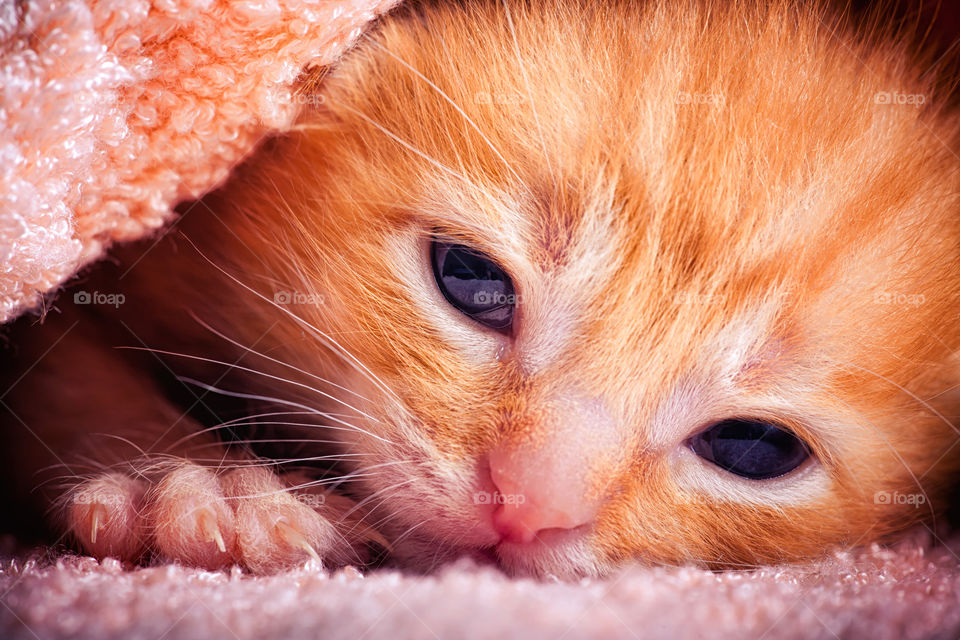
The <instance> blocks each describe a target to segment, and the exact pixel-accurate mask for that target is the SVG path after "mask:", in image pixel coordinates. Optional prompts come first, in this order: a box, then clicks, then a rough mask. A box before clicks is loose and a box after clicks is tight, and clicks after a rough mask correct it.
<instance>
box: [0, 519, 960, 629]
mask: <svg viewBox="0 0 960 640" xmlns="http://www.w3.org/2000/svg"><path fill="white" fill-rule="evenodd" d="M958 554H960V537H954V538H952V539H951V541H950V542H948V543H946V544H933V543H932V542H931V539H930V536H929V535H928V534H926V532H921V533H918V534H917V535H915V536H914V537H913V538H911V539H910V540H907V541H905V542H903V543H901V544H900V545H898V546H897V547H896V548H892V549H881V548H878V547H873V548H871V549H864V550H861V551H858V552H856V553H843V554H838V555H836V556H833V557H831V558H828V559H826V560H823V561H821V562H818V563H816V564H810V565H802V566H796V567H780V568H776V567H774V568H766V569H761V570H758V571H751V572H726V573H710V572H708V571H703V570H699V569H691V568H642V567H633V568H629V569H627V570H625V571H623V572H622V573H620V574H618V575H615V576H613V577H610V578H608V579H606V580H591V581H584V582H581V583H577V584H570V583H560V582H549V581H547V582H534V581H531V580H525V579H519V580H517V579H510V578H507V577H506V576H504V575H502V574H500V573H499V572H497V571H495V570H493V569H490V568H481V567H477V566H475V565H473V564H470V563H468V562H463V563H460V564H454V565H450V566H448V567H447V568H445V569H442V570H440V571H439V572H438V573H436V574H435V575H431V576H427V577H422V576H413V575H408V574H404V573H400V572H396V571H391V570H380V571H375V572H372V573H370V574H367V575H365V576H362V575H361V574H359V573H358V572H356V571H355V570H353V569H346V570H341V571H339V572H337V573H335V574H333V575H328V574H327V573H326V572H324V571H323V570H322V569H321V568H320V567H318V566H316V565H307V566H305V567H304V568H303V569H300V570H296V571H290V572H288V573H284V574H280V575H276V576H270V577H260V578H254V577H250V576H246V575H243V574H241V573H240V572H239V570H235V571H234V572H218V573H210V572H206V571H198V570H194V569H185V568H182V567H177V566H162V567H152V568H144V569H135V570H128V569H124V568H122V567H121V566H120V565H119V564H118V563H116V562H115V561H106V562H104V563H102V564H98V563H97V562H96V561H95V560H93V559H92V558H80V557H65V558H60V559H50V558H46V559H44V558H42V557H41V556H34V559H33V560H23V559H18V560H12V559H10V558H9V556H8V557H7V558H6V559H3V560H0V594H2V595H0V604H2V606H0V637H2V638H10V639H20V638H30V639H37V638H39V639H44V640H46V639H47V638H116V639H118V640H121V639H122V640H130V639H137V638H143V639H149V640H159V639H161V638H236V639H238V640H239V639H246V638H251V639H254V638H284V639H288V638H289V639H291V640H296V639H299V638H325V639H336V638H350V639H354V638H497V639H499V638H671V639H673V638H731V639H732V638H738V639H739V638H765V639H774V638H864V639H867V640H888V639H889V640H896V639H900V638H904V639H912V638H944V639H947V638H950V639H953V638H958V637H960V559H958Z"/></svg>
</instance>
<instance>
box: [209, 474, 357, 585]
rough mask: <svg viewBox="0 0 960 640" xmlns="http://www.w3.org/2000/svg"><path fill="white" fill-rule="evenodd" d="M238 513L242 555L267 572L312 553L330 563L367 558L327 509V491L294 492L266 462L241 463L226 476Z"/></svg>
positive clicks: (257, 569) (250, 564) (227, 489)
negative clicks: (323, 492) (258, 464)
mask: <svg viewBox="0 0 960 640" xmlns="http://www.w3.org/2000/svg"><path fill="white" fill-rule="evenodd" d="M221 484H222V486H223V489H224V493H225V494H226V495H228V496H229V497H230V499H231V501H232V502H233V506H234V513H235V515H236V533H237V549H238V554H239V560H240V561H241V562H242V563H243V564H244V565H245V566H246V567H247V568H248V569H250V570H251V571H253V572H255V573H268V572H271V571H276V570H278V569H283V568H286V567H291V566H295V565H298V564H302V563H303V562H304V561H305V560H307V559H309V558H313V559H314V560H317V561H319V562H322V563H323V564H324V565H325V566H340V565H344V564H347V563H350V562H364V561H366V557H365V554H364V553H363V552H361V551H360V550H359V549H358V547H357V546H354V545H353V544H351V543H350V542H348V541H347V539H346V538H345V537H344V536H343V535H342V534H341V533H340V531H338V529H337V526H336V525H335V524H334V522H333V521H332V520H331V519H329V518H328V517H327V515H329V514H327V515H325V514H324V511H325V509H324V508H323V507H324V503H325V501H324V500H322V499H320V498H322V497H323V494H314V493H303V492H291V491H289V490H288V488H287V486H286V485H285V484H284V482H283V481H282V480H281V479H280V477H278V476H277V475H276V474H275V473H273V472H272V471H270V470H268V469H266V468H264V467H240V468H237V469H234V470H232V471H230V472H229V473H227V474H226V475H225V476H224V477H223V478H222V480H221Z"/></svg>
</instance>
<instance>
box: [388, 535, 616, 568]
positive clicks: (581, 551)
mask: <svg viewBox="0 0 960 640" xmlns="http://www.w3.org/2000/svg"><path fill="white" fill-rule="evenodd" d="M584 529H585V528H578V529H572V530H566V529H549V530H546V531H542V532H540V533H539V534H538V536H537V538H536V539H535V540H533V541H532V542H509V541H502V542H499V543H497V544H495V545H493V546H487V547H464V546H458V545H452V544H449V543H446V542H445V541H438V540H437V539H435V538H429V537H425V536H424V537H421V538H418V539H412V537H411V538H408V539H407V540H405V541H403V542H402V543H401V544H400V545H398V546H397V548H395V549H394V555H393V558H392V560H393V563H394V564H396V565H397V566H398V567H400V568H402V569H405V570H408V571H415V572H417V573H428V572H431V571H434V570H436V569H438V568H440V567H442V566H443V565H446V564H450V563H452V562H457V561H461V560H463V559H464V558H467V559H469V560H471V561H473V562H474V563H475V564H476V565H478V566H481V567H491V568H496V569H499V570H501V571H503V572H504V573H506V574H507V575H509V576H512V577H530V578H538V579H553V578H558V579H561V580H576V579H579V578H584V577H598V576H601V575H603V574H604V573H606V572H607V571H608V570H609V567H608V566H607V565H606V563H604V562H601V561H598V559H597V556H596V554H595V553H594V552H593V550H592V549H591V547H590V544H589V542H588V539H587V537H586V531H585V530H584Z"/></svg>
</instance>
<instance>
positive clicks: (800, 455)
mask: <svg viewBox="0 0 960 640" xmlns="http://www.w3.org/2000/svg"><path fill="white" fill-rule="evenodd" d="M690 445H691V447H692V448H693V451H694V452H695V453H696V454H697V455H699V456H700V457H701V458H704V459H705V460H709V461H710V462H712V463H714V464H715V465H717V466H718V467H722V468H724V469H726V470H727V471H729V472H731V473H735V474H737V475H738V476H743V477H744V478H750V479H752V480H765V479H767V478H776V477H777V476H782V475H784V474H786V473H789V472H791V471H793V470H794V469H796V468H797V467H799V466H800V463H802V462H803V461H804V460H806V459H807V458H809V457H810V449H809V448H808V447H807V445H806V444H805V443H804V442H803V441H802V440H800V439H799V438H797V437H796V436H795V435H793V434H792V433H790V432H788V431H784V430H783V429H780V428H779V427H776V426H774V425H772V424H769V423H766V422H759V421H755V420H724V421H722V422H718V423H717V424H715V425H713V426H712V427H710V428H709V429H707V430H706V431H703V432H701V433H699V434H697V435H695V436H694V437H693V438H691V440H690Z"/></svg>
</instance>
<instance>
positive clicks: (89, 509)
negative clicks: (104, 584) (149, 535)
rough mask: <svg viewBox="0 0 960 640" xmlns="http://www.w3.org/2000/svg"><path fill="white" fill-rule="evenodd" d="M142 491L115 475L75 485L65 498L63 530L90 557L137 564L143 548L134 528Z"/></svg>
mask: <svg viewBox="0 0 960 640" xmlns="http://www.w3.org/2000/svg"><path fill="white" fill-rule="evenodd" d="M145 488H146V485H145V483H144V482H143V481H141V480H138V479H136V478H130V477H128V476H125V475H123V474H119V473H106V474H103V475H101V476H98V477H96V478H93V479H92V480H87V481H85V482H83V483H81V484H78V485H77V486H76V487H74V488H73V490H72V491H70V492H69V494H68V495H67V504H66V511H65V516H66V520H67V530H68V531H69V532H70V533H71V535H72V536H73V537H74V538H75V539H76V540H77V541H78V542H79V544H80V547H81V548H82V549H83V550H84V551H85V552H86V553H89V554H90V555H92V556H94V557H97V558H107V557H111V558H119V559H121V560H131V561H133V560H137V559H138V558H139V557H140V556H141V555H142V554H143V552H144V548H145V544H144V540H143V537H142V535H141V531H140V529H139V527H138V512H139V511H140V508H141V506H142V503H143V495H144V491H145Z"/></svg>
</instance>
